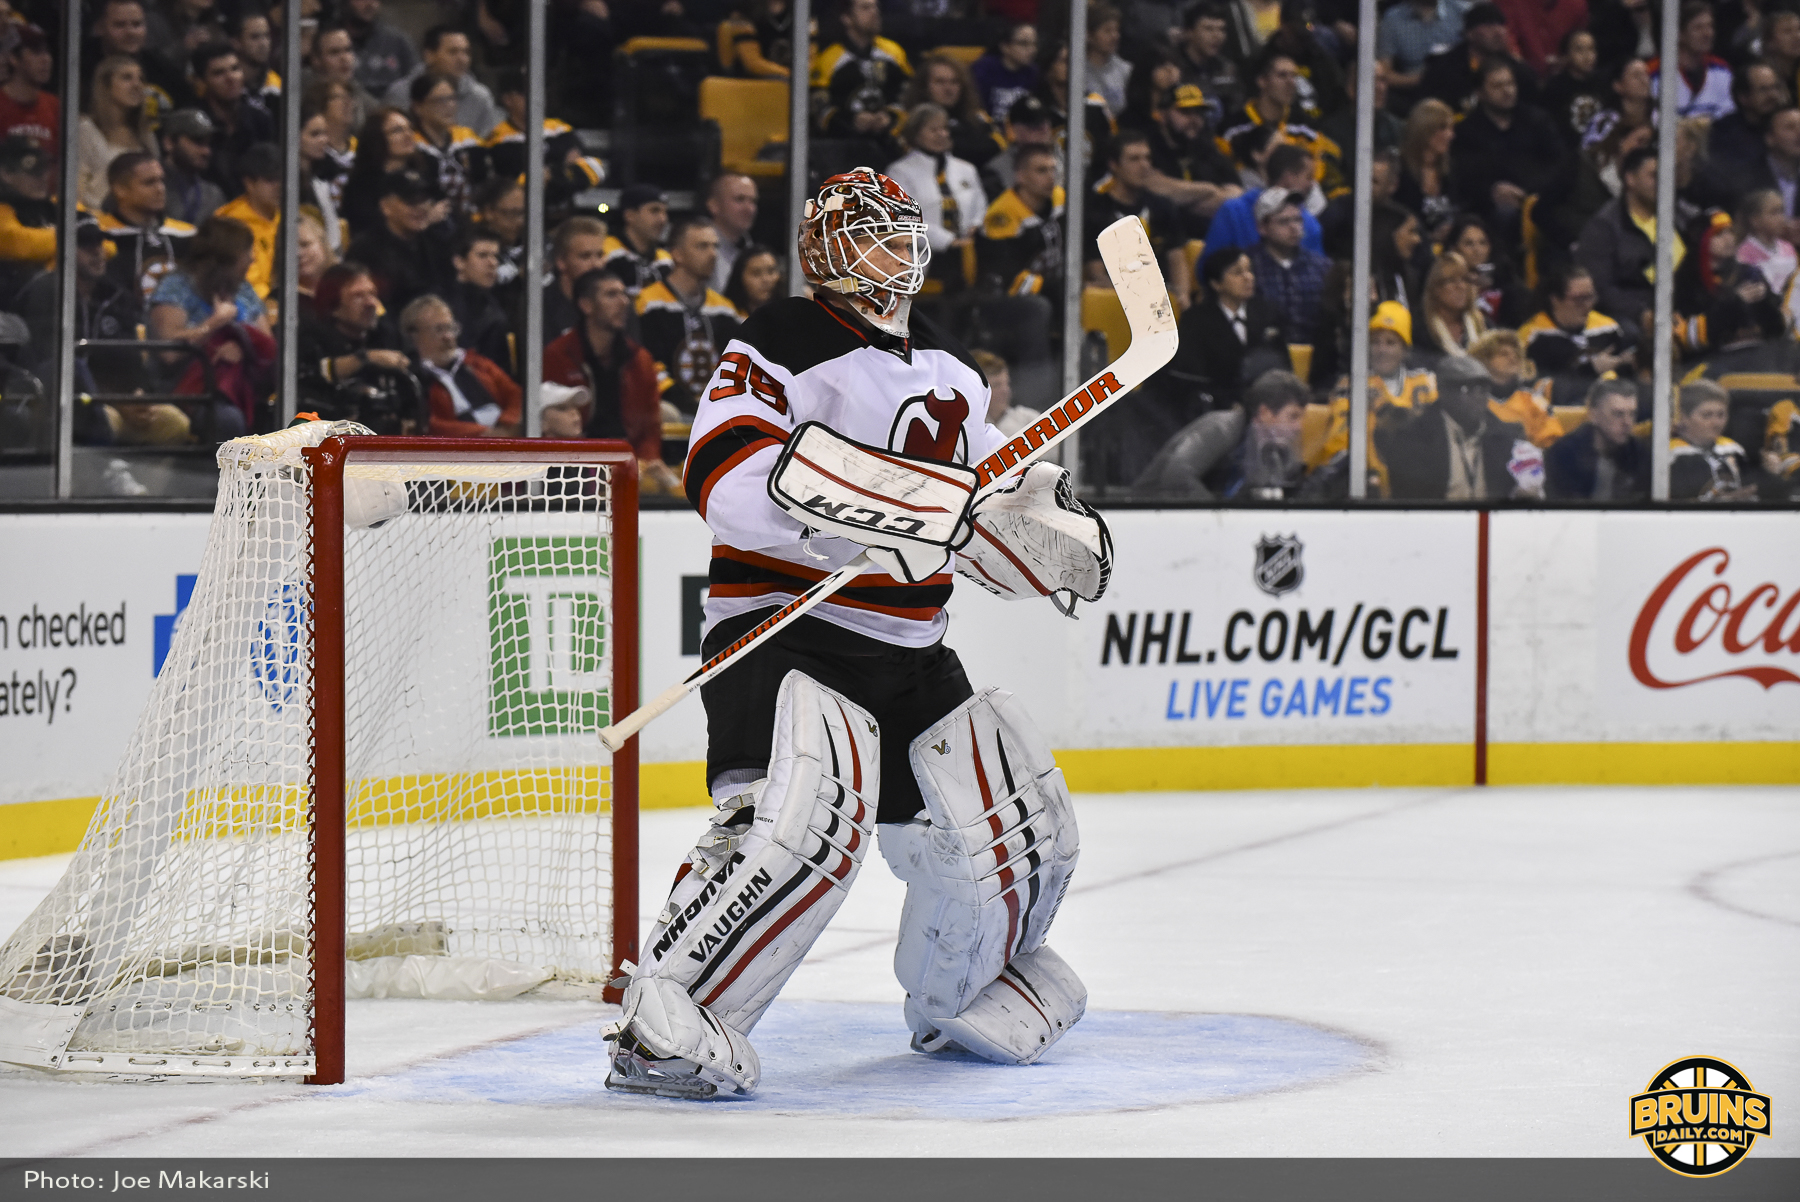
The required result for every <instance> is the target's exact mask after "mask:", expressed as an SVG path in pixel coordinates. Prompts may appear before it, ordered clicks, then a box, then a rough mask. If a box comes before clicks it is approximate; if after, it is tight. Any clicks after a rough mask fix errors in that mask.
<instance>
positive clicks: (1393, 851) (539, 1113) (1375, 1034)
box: [0, 788, 1800, 1157]
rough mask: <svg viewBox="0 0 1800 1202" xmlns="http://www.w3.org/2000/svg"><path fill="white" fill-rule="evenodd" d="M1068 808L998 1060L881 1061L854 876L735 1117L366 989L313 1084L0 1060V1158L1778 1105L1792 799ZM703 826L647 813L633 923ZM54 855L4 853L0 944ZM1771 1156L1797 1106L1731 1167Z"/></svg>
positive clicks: (1497, 796)
mask: <svg viewBox="0 0 1800 1202" xmlns="http://www.w3.org/2000/svg"><path fill="white" fill-rule="evenodd" d="M1077 806H1078V812H1079V814H1080V820H1081V824H1082V844H1083V848H1082V860H1081V865H1080V868H1079V869H1078V871H1077V873H1076V877H1075V884H1074V886H1073V888H1072V889H1071V891H1070V894H1069V897H1068V900H1067V901H1066V903H1065V904H1064V906H1063V910H1062V913H1061V916H1060V917H1059V918H1058V920H1057V925H1056V929H1055V931H1054V933H1053V934H1052V937H1051V942H1052V943H1053V944H1054V946H1055V947H1056V948H1057V950H1058V951H1059V952H1060V953H1061V954H1062V955H1063V956H1064V957H1065V958H1066V959H1067V960H1068V961H1069V962H1070V964H1071V965H1073V966H1074V967H1075V968H1076V970H1077V971H1078V972H1080V973H1081V974H1082V976H1083V977H1084V978H1085V979H1086V981H1087V983H1088V986H1089V990H1090V1000H1089V1009H1088V1017H1087V1019H1086V1020H1085V1021H1084V1022H1083V1023H1082V1024H1081V1025H1080V1026H1078V1027H1076V1028H1075V1029H1074V1031H1072V1032H1071V1033H1070V1034H1069V1035H1068V1036H1067V1037H1066V1038H1065V1039H1064V1041H1063V1042H1062V1043H1061V1044H1060V1045H1059V1046H1058V1047H1057V1048H1056V1049H1054V1050H1053V1052H1052V1054H1051V1055H1050V1056H1049V1057H1047V1058H1046V1060H1045V1061H1044V1062H1043V1063H1040V1064H1038V1065H1035V1066H1031V1067H1029V1068H1022V1069H1020V1068H1008V1067H999V1066H994V1065H989V1064H986V1063H984V1062H981V1061H978V1060H974V1059H971V1058H967V1057H960V1056H958V1057H946V1058H927V1057H924V1056H919V1055H916V1054H913V1053H911V1052H908V1051H907V1050H906V1033H905V1028H904V1023H903V1022H902V1020H901V1018H900V996H901V995H900V990H899V987H898V986H897V985H896V984H895V983H894V980H893V976H892V973H891V970H890V967H889V961H890V959H891V957H892V954H893V946H894V941H893V924H894V922H895V920H896V918H897V917H898V913H899V906H900V899H901V895H902V894H901V891H902V886H901V885H900V883H899V882H897V881H895V880H893V879H892V878H891V877H890V876H889V875H888V873H887V871H886V869H885V867H884V866H882V865H881V863H880V862H879V860H878V859H876V860H873V861H871V862H870V863H869V864H867V865H866V866H865V871H864V872H863V873H862V875H861V877H860V878H859V879H858V881H857V884H856V887H855V889H854V891H853V892H852V894H851V896H850V898H849V899H848V901H847V902H846V904H845V906H844V908H843V909H842V910H841V911H840V912H839V914H838V916H837V919H836V921H835V922H834V923H833V926H832V928H831V929H830V930H829V931H827V932H826V934H825V935H824V937H823V938H821V940H820V941H819V943H818V944H817V946H816V947H815V948H814V949H813V953H812V955H811V956H810V957H809V958H808V960H807V962H806V964H805V965H804V966H803V967H802V968H801V970H800V971H799V972H798V973H797V974H796V975H795V977H794V979H793V981H792V983H791V984H790V986H789V988H788V990H787V991H786V993H785V994H784V995H783V997H782V1000H781V1001H780V1002H779V1003H777V1005H776V1006H775V1007H773V1008H772V1009H771V1010H770V1012H769V1014H768V1016H767V1018H766V1019H765V1020H764V1023H763V1025H762V1026H761V1027H760V1028H758V1030H757V1031H756V1033H755V1035H754V1037H753V1038H754V1040H755V1042H756V1044H757V1046H758V1050H759V1052H760V1053H761V1057H762V1062H763V1068H764V1080H765V1084H764V1086H763V1088H762V1090H761V1091H759V1094H758V1095H757V1096H756V1097H755V1098H752V1099H749V1100H747V1101H731V1102H712V1103H680V1102H673V1101H664V1100H659V1099H648V1098H641V1097H631V1096H626V1095H619V1094H608V1093H606V1092H605V1091H604V1090H602V1089H601V1088H600V1084H599V1082H600V1079H601V1077H602V1076H603V1074H604V1064H603V1063H602V1058H601V1057H602V1045H601V1044H600V1042H599V1040H598V1027H599V1025H600V1023H601V1022H602V1021H603V1020H604V1019H605V1018H606V1016H607V1015H609V1014H610V1013H611V1012H612V1008H610V1007H604V1006H600V1005H597V1004H594V1003H586V1002H579V1001H539V1000H531V999H520V1000H517V1001H509V1002H486V1003H481V1002H422V1001H405V1000H388V1001H364V1002H353V1003H351V1004H350V1011H349V1073H350V1080H349V1081H348V1082H347V1083H346V1084H345V1085H343V1086H339V1087H334V1088H329V1089H309V1088H306V1087H302V1086H291V1085H285V1084H237V1083H232V1084H169V1083H158V1084H119V1083H111V1082H104V1081H78V1080H70V1079H50V1078H46V1077H43V1076H40V1075H36V1074H31V1073H28V1072H26V1071H24V1070H19V1071H11V1072H0V1114H3V1115H4V1116H5V1118H6V1121H5V1123H4V1124H3V1125H0V1131H3V1132H4V1134H0V1152H3V1153H5V1154H8V1155H55V1154H87V1155H122V1154H151V1153H155V1154H169V1155H174V1154H259V1155H266V1154H275V1155H281V1154H291V1155H325V1154H351V1155H354V1154H367V1155H431V1156H456V1155H481V1154H498V1155H516V1156H530V1155H562V1156H567V1155H577V1156H579V1155H595V1156H607V1155H631V1156H654V1155H684V1156H696V1155H701V1156H719V1155H757V1156H768V1155H788V1154H799V1155H809V1154H821V1155H969V1156H981V1155H996V1154H1006V1155H1031V1154H1043V1155H1128V1156H1129V1155H1191V1154H1213V1155H1234V1156H1245V1155H1437V1156H1479V1155H1498V1156H1507V1155H1531V1156H1606V1155H1618V1156H1645V1157H1647V1155H1648V1154H1647V1153H1646V1152H1645V1151H1644V1149H1643V1146H1642V1144H1641V1143H1640V1142H1636V1141H1632V1140H1630V1139H1629V1138H1627V1137H1626V1135H1625V1130H1626V1118H1627V1111H1626V1102H1627V1099H1628V1098H1629V1096H1630V1095H1631V1094H1632V1093H1635V1092H1637V1091H1640V1090H1642V1089H1643V1088H1644V1085H1645V1083H1646V1081H1647V1080H1648V1079H1649V1077H1650V1076H1651V1074H1652V1073H1654V1072H1655V1071H1656V1070H1657V1069H1658V1068H1660V1067H1661V1066H1662V1065H1663V1064H1665V1063H1667V1062H1668V1061H1670V1060H1673V1059H1675V1058H1676V1057H1678V1056H1684V1055H1693V1054H1701V1055H1712V1056H1719V1057H1722V1058H1723V1059H1726V1060H1729V1061H1731V1062H1732V1063H1734V1064H1736V1065H1737V1066H1738V1067H1739V1068H1740V1069H1742V1070H1743V1071H1744V1072H1745V1073H1746V1074H1747V1075H1748V1076H1749V1077H1750V1078H1751V1080H1752V1081H1754V1083H1755V1086H1756V1088H1757V1089H1758V1090H1759V1091H1761V1092H1765V1093H1768V1094H1770V1095H1772V1096H1773V1097H1774V1098H1776V1099H1780V1098H1783V1097H1787V1098H1793V1097H1800V1007H1797V1006H1796V1005H1795V1002H1794V999H1795V998H1796V997H1800V789H1727V788H1711V789H1698V788H1696V789H1612V790H1603V789H1533V790H1526V789H1510V790H1500V789H1491V790H1474V789H1468V790H1366V791H1322V790H1321V791H1300V792H1264V793H1189V794H1142V795H1117V796H1086V797H1080V798H1078V799H1077ZM708 813H710V811H706V810H688V811H660V812H651V813H647V814H645V815H644V816H643V874H642V875H643V878H644V881H645V889H644V901H645V904H644V906H643V911H642V912H643V913H645V914H651V913H654V912H655V911H656V909H657V908H658V907H659V906H660V904H661V897H660V893H661V891H662V889H663V888H665V887H666V884H667V881H668V880H669V879H670V877H671V875H672V874H673V871H674V868H675V865H676V864H677V862H678V861H679V860H680V858H681V856H682V855H683V854H684V852H685V851H686V849H687V847H688V846H690V845H691V841H692V839H693V838H694V836H696V835H698V834H699V833H701V831H702V830H703V829H704V828H705V825H706V821H707V815H708ZM0 817H3V811H0ZM65 860H66V857H51V858H46V859H44V860H26V861H13V862H9V863H0V930H7V929H10V928H11V926H12V925H13V924H14V923H16V922H17V921H18V920H19V919H20V918H22V917H23V916H24V914H25V913H26V912H27V911H28V910H29V908H30V906H31V905H32V904H34V903H35V901H36V900H37V898H39V897H40V896H42V894H43V893H44V892H45V891H46V890H47V889H48V888H49V886H50V885H51V884H52V883H53V882H54V880H55V879H56V876H57V874H58V873H59V872H60V869H61V864H62V863H63V862H64V861H65ZM795 1116H803V1117H804V1118H805V1120H806V1121H804V1122H794V1121H792V1120H793V1118H794V1117H795ZM1795 1154H1800V1137H1797V1136H1795V1135H1793V1134H1792V1124H1787V1125H1777V1127H1776V1134H1775V1135H1774V1136H1773V1137H1771V1138H1770V1139H1768V1140H1763V1141H1759V1142H1758V1145H1757V1148H1756V1150H1755V1151H1754V1152H1753V1155H1755V1156H1758V1157H1761V1156H1767V1155H1790V1156H1791V1155H1795Z"/></svg>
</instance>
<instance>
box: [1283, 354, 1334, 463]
mask: <svg viewBox="0 0 1800 1202" xmlns="http://www.w3.org/2000/svg"><path fill="white" fill-rule="evenodd" d="M1289 349H1292V348H1289ZM1330 432H1331V406H1330V405H1308V406H1307V407H1306V412H1305V413H1303V414H1302V415H1301V416H1300V459H1301V461H1302V462H1303V463H1317V462H1318V461H1319V460H1320V459H1321V458H1323V457H1324V453H1325V436H1326V435H1327V434H1329V433H1330Z"/></svg>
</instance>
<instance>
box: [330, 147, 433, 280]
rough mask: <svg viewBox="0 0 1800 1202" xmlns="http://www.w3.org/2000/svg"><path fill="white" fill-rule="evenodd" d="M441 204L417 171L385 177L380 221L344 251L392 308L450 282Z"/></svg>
mask: <svg viewBox="0 0 1800 1202" xmlns="http://www.w3.org/2000/svg"><path fill="white" fill-rule="evenodd" d="M439 203H440V202H439V199H438V194H437V190H436V188H435V186H434V181H432V180H429V179H427V178H425V177H424V176H422V175H420V174H419V173H418V172H417V171H400V172H395V173H392V174H389V175H385V176H383V177H382V188H381V221H380V222H379V223H378V224H377V225H375V226H374V227H373V228H371V229H369V230H366V231H364V232H363V233H361V234H359V235H358V236H357V237H356V238H355V239H354V240H353V241H352V242H351V243H350V248H349V250H348V251H346V252H345V258H347V259H352V260H354V261H356V262H358V263H361V264H363V265H364V266H365V267H367V268H368V269H369V273H370V274H371V275H373V276H374V277H375V288H376V290H377V291H378V292H379V293H380V294H381V302H382V304H384V305H387V306H388V307H389V308H391V309H403V308H405V307H406V306H407V305H408V304H410V303H412V301H413V300H414V299H415V298H416V297H419V296H422V295H424V294H425V293H427V292H437V291H439V290H440V289H442V288H443V287H444V285H445V284H446V283H447V282H448V280H449V276H450V272H449V267H450V263H449V258H450V255H449V249H450V246H449V239H448V237H446V235H445V232H444V229H443V227H442V226H440V225H439V224H438V223H437V221H436V213H437V209H438V205H439Z"/></svg>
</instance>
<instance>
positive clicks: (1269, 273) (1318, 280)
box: [1250, 188, 1331, 343]
mask: <svg viewBox="0 0 1800 1202" xmlns="http://www.w3.org/2000/svg"><path fill="white" fill-rule="evenodd" d="M1302 196H1303V194H1297V193H1293V192H1288V191H1286V190H1284V189H1281V188H1268V189H1265V190H1264V191H1263V193H1262V195H1261V196H1259V197H1257V200H1256V217H1257V225H1258V230H1259V231H1260V232H1261V234H1262V239H1261V241H1260V242H1258V244H1257V246H1256V249H1255V250H1253V251H1251V252H1250V262H1251V264H1252V265H1253V266H1254V267H1255V269H1256V291H1257V292H1258V294H1260V295H1261V296H1264V297H1266V298H1268V301H1269V304H1270V305H1271V307H1273V309H1274V310H1275V312H1276V313H1277V314H1278V315H1279V317H1280V321H1281V326H1282V333H1283V341H1285V342H1290V343H1291V342H1303V341H1304V340H1305V339H1306V338H1307V337H1308V336H1309V335H1310V333H1311V332H1312V330H1313V328H1314V326H1316V325H1317V324H1318V319H1319V304H1320V301H1321V299H1322V297H1323V295H1324V291H1325V273H1326V272H1327V271H1328V270H1330V267H1331V261H1330V260H1329V259H1327V258H1326V257H1325V256H1324V255H1321V254H1316V253H1315V252H1313V251H1310V250H1307V249H1306V248H1305V247H1304V246H1302V245H1301V242H1302V240H1303V239H1304V237H1305V226H1304V225H1303V224H1302V222H1301V220H1300V218H1301V214H1302V212H1303V211H1304V210H1303V209H1302V208H1301V206H1302V204H1303V203H1304V201H1303V198H1302Z"/></svg>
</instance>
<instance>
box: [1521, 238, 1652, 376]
mask: <svg viewBox="0 0 1800 1202" xmlns="http://www.w3.org/2000/svg"><path fill="white" fill-rule="evenodd" d="M1543 292H1544V300H1545V302H1546V304H1545V308H1544V309H1543V311H1541V312H1540V313H1538V315H1537V316H1536V317H1533V318H1532V319H1531V320H1530V321H1528V322H1526V323H1525V324H1524V325H1523V326H1521V327H1520V328H1519V336H1520V337H1521V338H1523V339H1525V357H1526V358H1528V359H1530V360H1531V361H1532V362H1533V363H1535V364H1536V365H1537V369H1538V373H1539V374H1540V375H1544V376H1550V377H1552V378H1553V379H1554V380H1555V393H1554V396H1555V398H1556V403H1557V404H1568V403H1570V402H1569V401H1565V400H1564V399H1563V397H1565V396H1575V397H1580V396H1585V395H1586V394H1587V390H1588V388H1589V386H1591V385H1592V384H1593V382H1594V381H1595V380H1597V379H1599V378H1600V377H1601V376H1603V375H1606V374H1607V373H1609V372H1631V371H1633V370H1635V368H1636V355H1637V352H1636V349H1635V348H1634V346H1633V342H1634V341H1635V340H1634V339H1632V338H1631V337H1630V336H1629V335H1628V334H1627V333H1626V331H1625V330H1624V328H1623V327H1621V326H1620V325H1619V323H1618V322H1616V321H1614V320H1613V319H1612V318H1610V317H1608V316H1606V315H1605V314H1604V313H1598V312H1595V310H1594V305H1595V303H1596V302H1597V301H1598V300H1599V299H1600V293H1599V290H1598V289H1596V288H1595V287H1594V278H1593V276H1591V275H1589V274H1588V272H1587V270H1586V269H1585V268H1581V267H1568V268H1564V269H1562V270H1559V271H1554V272H1551V273H1550V274H1549V275H1548V276H1546V277H1545V280H1544V286H1543Z"/></svg>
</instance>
